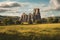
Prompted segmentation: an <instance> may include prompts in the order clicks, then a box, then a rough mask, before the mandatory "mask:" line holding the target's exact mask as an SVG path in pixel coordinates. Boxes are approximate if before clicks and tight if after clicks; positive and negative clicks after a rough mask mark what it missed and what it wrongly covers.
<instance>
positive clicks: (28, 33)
mask: <svg viewBox="0 0 60 40" xmlns="http://www.w3.org/2000/svg"><path fill="white" fill-rule="evenodd" d="M59 37H60V23H58V24H36V25H11V26H0V40H60V38H59Z"/></svg>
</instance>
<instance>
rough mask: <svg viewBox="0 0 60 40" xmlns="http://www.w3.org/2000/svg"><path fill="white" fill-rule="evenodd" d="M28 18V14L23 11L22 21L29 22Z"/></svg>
mask: <svg viewBox="0 0 60 40" xmlns="http://www.w3.org/2000/svg"><path fill="white" fill-rule="evenodd" d="M27 20H28V15H27V14H25V13H23V14H22V16H21V21H22V22H27Z"/></svg>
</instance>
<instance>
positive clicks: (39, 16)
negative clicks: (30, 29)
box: [33, 8, 41, 22]
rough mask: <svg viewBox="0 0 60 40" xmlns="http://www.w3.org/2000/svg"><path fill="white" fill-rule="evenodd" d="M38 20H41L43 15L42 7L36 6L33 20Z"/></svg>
mask: <svg viewBox="0 0 60 40" xmlns="http://www.w3.org/2000/svg"><path fill="white" fill-rule="evenodd" d="M36 20H41V15H40V9H39V8H35V9H34V12H33V22H35V21H36Z"/></svg>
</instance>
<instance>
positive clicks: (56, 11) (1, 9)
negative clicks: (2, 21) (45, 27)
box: [0, 0, 60, 18]
mask: <svg viewBox="0 0 60 40" xmlns="http://www.w3.org/2000/svg"><path fill="white" fill-rule="evenodd" d="M34 8H39V9H40V13H41V17H42V18H43V17H51V16H60V0H0V15H4V16H20V15H21V14H22V13H26V14H29V13H33V9H34Z"/></svg>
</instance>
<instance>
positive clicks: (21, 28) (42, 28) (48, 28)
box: [0, 23, 60, 32]
mask: <svg viewBox="0 0 60 40" xmlns="http://www.w3.org/2000/svg"><path fill="white" fill-rule="evenodd" d="M0 30H1V31H0V32H6V31H8V30H15V31H18V32H29V31H33V32H55V31H59V30H60V23H58V24H36V25H11V26H0Z"/></svg>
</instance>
